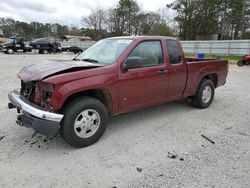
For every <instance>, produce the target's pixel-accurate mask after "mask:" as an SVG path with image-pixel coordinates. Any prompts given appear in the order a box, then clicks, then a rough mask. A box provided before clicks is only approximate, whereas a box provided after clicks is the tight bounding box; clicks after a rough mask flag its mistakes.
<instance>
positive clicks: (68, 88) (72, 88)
mask: <svg viewBox="0 0 250 188" xmlns="http://www.w3.org/2000/svg"><path fill="white" fill-rule="evenodd" d="M116 80H117V75H116V74H113V75H110V74H109V75H99V76H95V77H90V78H84V79H79V80H74V81H71V82H68V83H64V84H62V85H56V86H55V90H54V94H53V96H52V98H51V102H50V103H51V106H53V108H54V109H55V110H56V111H58V110H60V109H61V108H62V106H63V104H64V102H65V101H66V100H67V98H69V97H70V96H72V95H74V94H76V93H80V92H84V91H87V90H93V89H103V90H105V91H107V92H108V93H109V94H110V96H111V99H112V101H115V100H116V93H117V92H116V87H115V85H116Z"/></svg>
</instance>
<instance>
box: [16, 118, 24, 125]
mask: <svg viewBox="0 0 250 188" xmlns="http://www.w3.org/2000/svg"><path fill="white" fill-rule="evenodd" d="M16 123H17V124H18V125H20V126H23V122H22V117H21V115H18V116H17V120H16Z"/></svg>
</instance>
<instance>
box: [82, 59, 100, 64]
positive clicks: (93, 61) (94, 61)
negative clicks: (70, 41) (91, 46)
mask: <svg viewBox="0 0 250 188" xmlns="http://www.w3.org/2000/svg"><path fill="white" fill-rule="evenodd" d="M81 61H87V62H90V63H97V62H98V61H97V60H95V59H91V58H85V59H81Z"/></svg>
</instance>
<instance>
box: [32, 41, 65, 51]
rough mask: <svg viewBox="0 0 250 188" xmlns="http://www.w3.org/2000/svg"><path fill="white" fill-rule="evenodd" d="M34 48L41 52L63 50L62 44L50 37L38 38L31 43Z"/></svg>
mask: <svg viewBox="0 0 250 188" xmlns="http://www.w3.org/2000/svg"><path fill="white" fill-rule="evenodd" d="M29 45H30V46H31V47H32V49H35V50H38V51H39V53H40V54H49V53H57V52H60V51H61V44H60V43H57V42H54V41H51V40H49V39H46V38H43V39H36V40H33V41H31V42H30V43H29Z"/></svg>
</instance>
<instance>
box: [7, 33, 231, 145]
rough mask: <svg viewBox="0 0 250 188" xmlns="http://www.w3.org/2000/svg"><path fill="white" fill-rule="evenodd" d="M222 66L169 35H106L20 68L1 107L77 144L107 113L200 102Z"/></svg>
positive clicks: (222, 74) (89, 137)
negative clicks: (70, 53) (66, 55)
mask: <svg viewBox="0 0 250 188" xmlns="http://www.w3.org/2000/svg"><path fill="white" fill-rule="evenodd" d="M227 73H228V61H226V60H218V59H198V58H185V57H184V54H183V51H182V47H181V45H180V43H179V41H178V40H177V39H175V38H172V37H163V36H143V37H140V36H134V37H114V38H107V39H104V40H100V41H98V42H97V43H95V44H94V45H92V46H91V47H89V48H88V49H86V50H85V51H84V52H83V53H81V54H80V55H78V56H77V57H76V58H74V59H73V60H68V61H65V60H47V61H44V62H41V63H35V64H33V65H30V66H28V67H24V68H23V69H22V70H21V71H20V72H19V73H18V77H19V78H20V79H21V89H20V91H18V90H13V91H12V92H10V93H9V95H8V96H9V100H10V103H9V108H17V112H18V116H17V123H18V124H19V125H22V126H26V127H31V128H33V129H34V130H35V131H36V132H38V133H40V134H44V135H47V136H51V137H53V136H55V135H56V134H57V133H60V134H61V135H62V138H64V139H65V141H66V142H67V143H69V144H71V145H72V146H75V147H85V146H89V145H91V144H93V143H95V142H96V141H97V140H98V139H99V138H100V137H101V136H102V134H103V133H104V131H105V129H106V126H107V123H108V117H109V116H114V115H117V114H122V113H126V112H130V111H133V110H137V109H142V108H146V107H150V106H155V105H159V104H162V103H167V102H171V101H176V100H180V99H188V98H189V99H191V101H192V104H193V106H195V107H197V108H201V109H204V108H208V107H209V106H210V104H211V103H212V102H213V99H214V93H215V88H217V87H219V86H222V85H224V84H225V83H226V77H227ZM204 115H206V111H204Z"/></svg>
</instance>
